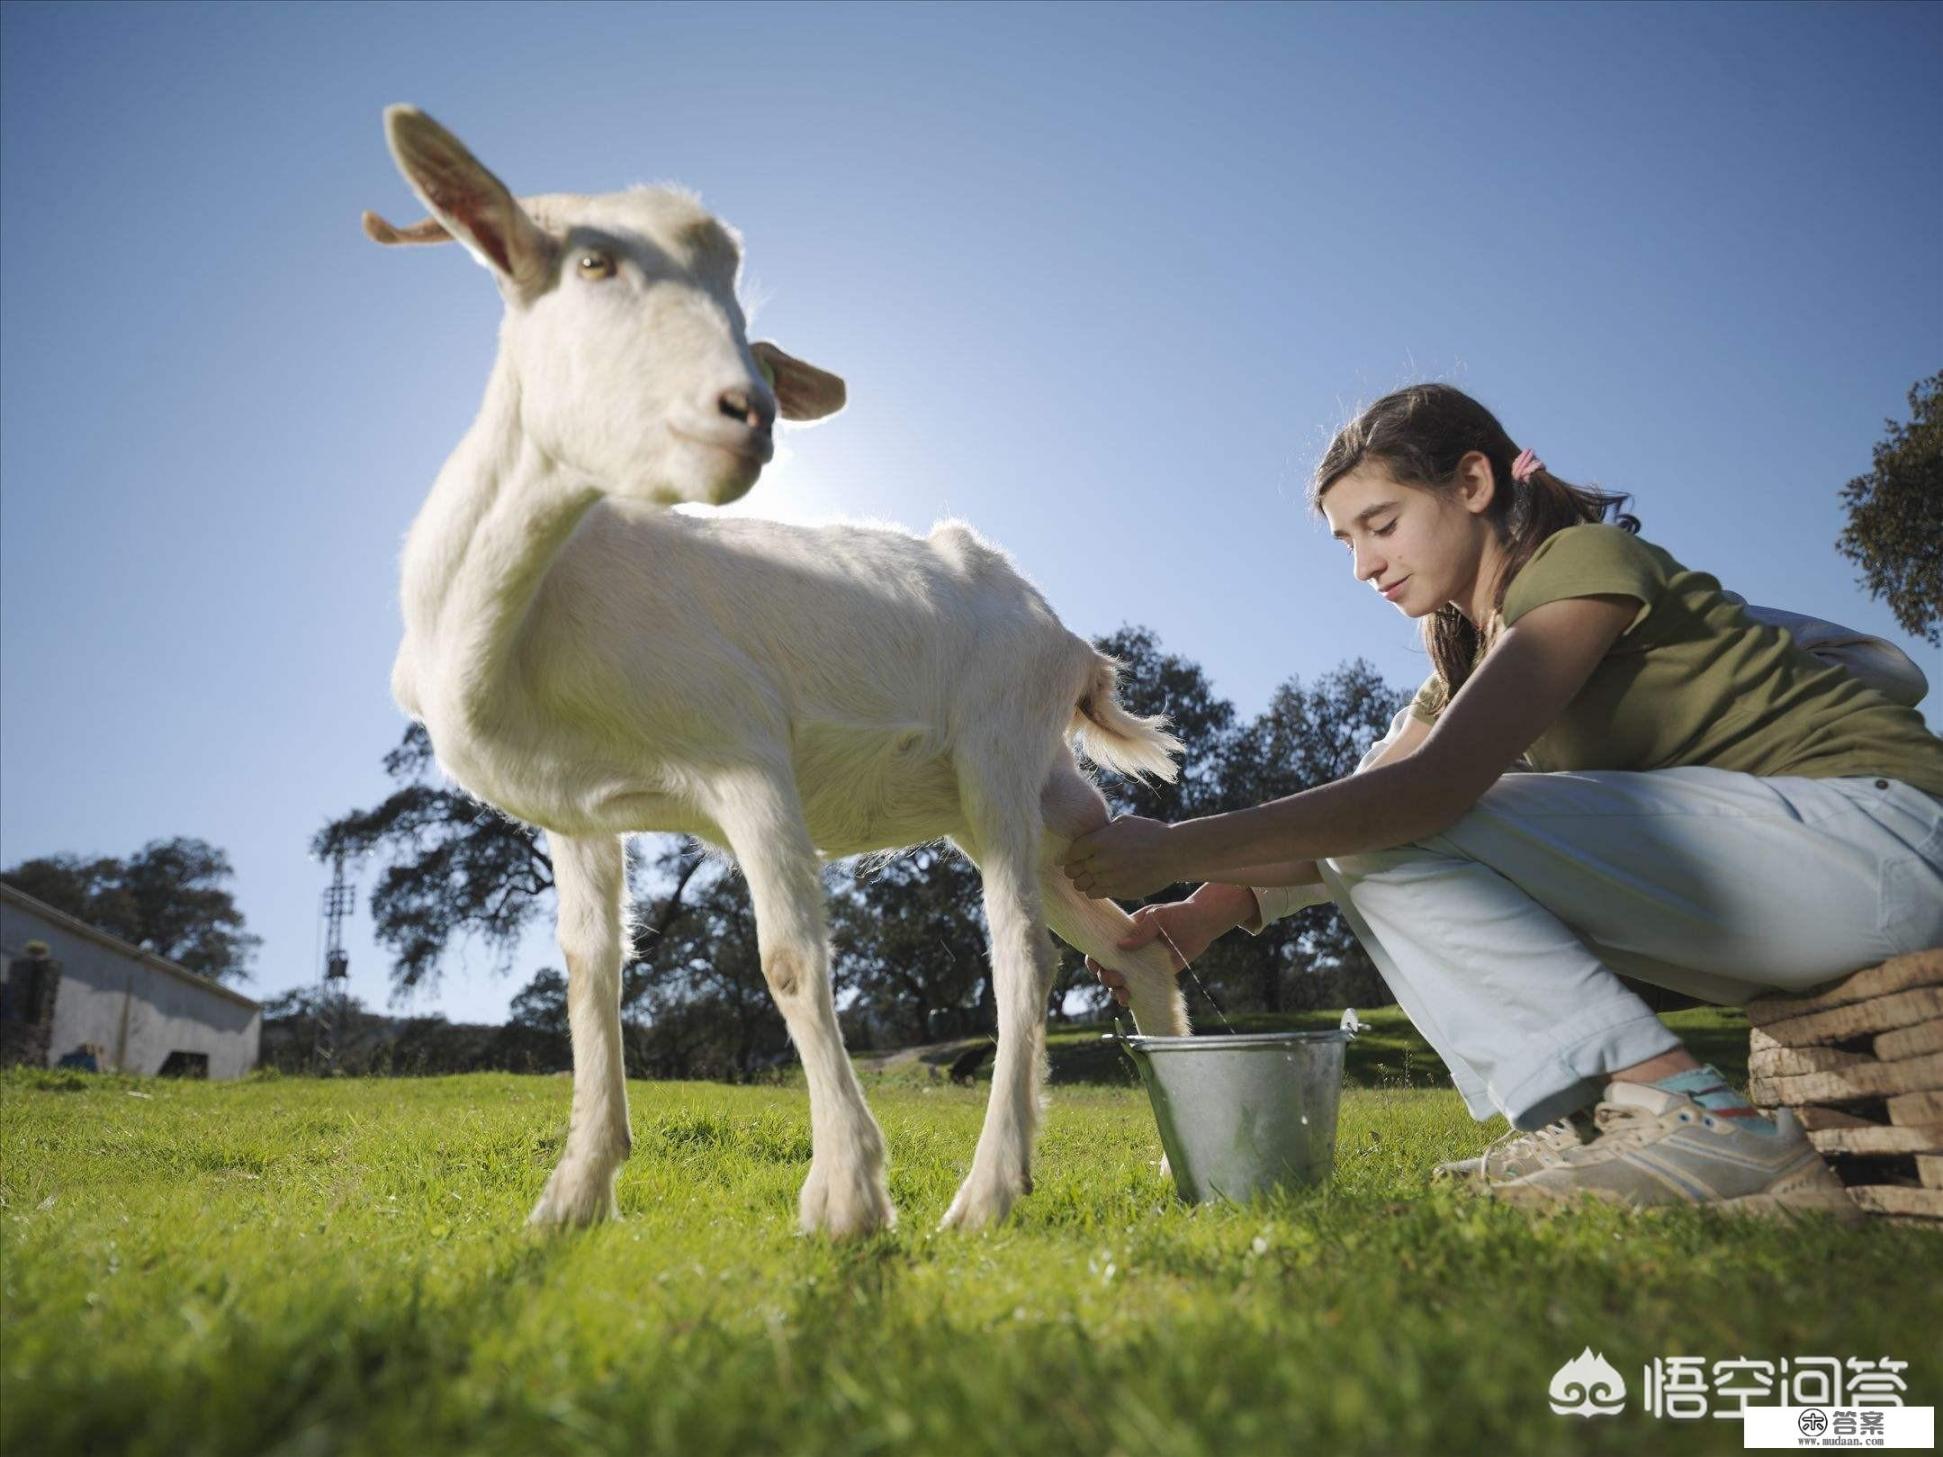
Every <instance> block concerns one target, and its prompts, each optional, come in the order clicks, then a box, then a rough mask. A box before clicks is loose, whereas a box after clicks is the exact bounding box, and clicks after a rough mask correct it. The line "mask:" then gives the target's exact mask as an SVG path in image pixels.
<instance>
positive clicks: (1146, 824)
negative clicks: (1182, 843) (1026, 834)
mask: <svg viewBox="0 0 1943 1457" xmlns="http://www.w3.org/2000/svg"><path fill="white" fill-rule="evenodd" d="M1172 835H1173V826H1172V825H1168V824H1163V823H1162V822H1161V821H1160V820H1149V819H1142V818H1141V817H1140V816H1139V815H1122V816H1121V817H1120V818H1119V819H1117V820H1110V821H1108V822H1107V823H1106V824H1104V825H1102V826H1101V827H1100V828H1099V829H1097V830H1095V831H1093V833H1092V834H1090V835H1081V836H1080V837H1079V838H1078V839H1077V840H1074V841H1073V843H1072V844H1071V845H1069V846H1067V847H1066V858H1065V860H1064V861H1063V862H1062V866H1061V868H1062V869H1064V870H1065V872H1066V874H1067V876H1068V878H1070V879H1071V880H1072V882H1073V884H1074V885H1075V886H1076V887H1077V888H1078V889H1079V890H1080V891H1082V892H1083V893H1085V894H1086V895H1090V896H1092V897H1093V898H1094V899H1095V900H1099V899H1102V898H1104V897H1107V896H1118V897H1120V898H1121V899H1124V900H1137V899H1139V898H1140V897H1141V896H1143V895H1152V894H1153V893H1154V892H1155V891H1157V890H1159V889H1160V888H1161V887H1162V886H1164V885H1172V884H1173V883H1174V881H1175V880H1176V879H1177V878H1178V877H1177V876H1176V875H1175V873H1174V866H1173V863H1172V856H1171V854H1170V853H1169V852H1170V851H1171V849H1172V848H1173V847H1172V843H1171V840H1172Z"/></svg>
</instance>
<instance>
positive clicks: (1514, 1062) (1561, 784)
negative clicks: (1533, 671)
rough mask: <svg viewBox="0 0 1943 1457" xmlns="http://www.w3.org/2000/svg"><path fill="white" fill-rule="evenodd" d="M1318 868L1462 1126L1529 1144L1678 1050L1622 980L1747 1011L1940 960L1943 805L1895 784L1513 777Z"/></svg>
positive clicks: (1598, 775)
mask: <svg viewBox="0 0 1943 1457" xmlns="http://www.w3.org/2000/svg"><path fill="white" fill-rule="evenodd" d="M1320 868H1321V871H1322V878H1323V881H1324V883H1325V884H1326V885H1327V886H1328V888H1329V893H1330V896H1331V898H1332V899H1333V900H1334V901H1335V903H1336V906H1337V908H1338V909H1339V910H1341V912H1342V914H1343V916H1344V918H1345V919H1346V920H1347V921H1348V922H1349V925H1350V929H1351V930H1353V931H1354V932H1355V934H1356V937H1357V939H1358V940H1359V941H1361V942H1362V944H1363V947H1364V949H1365V950H1366V951H1367V952H1368V953H1369V955H1370V958H1371V959H1372V960H1373V961H1374V962H1375V963H1376V967H1377V970H1379V971H1380V972H1381V973H1382V974H1383V979H1384V981H1386V982H1387V983H1389V986H1390V990H1391V992H1392V993H1393V994H1394V995H1395V996H1396V999H1397V1001H1398V1003H1399V1004H1401V1006H1402V1007H1403V1009H1404V1011H1405V1012H1407V1013H1408V1014H1409V1016H1410V1020H1411V1021H1412V1022H1414V1023H1415V1024H1416V1026H1417V1030H1418V1031H1419V1032H1421V1033H1422V1034H1423V1036H1424V1038H1425V1039H1426V1040H1427V1041H1428V1042H1429V1043H1430V1044H1431V1046H1432V1047H1434V1048H1435V1049H1436V1050H1437V1053H1438V1055H1439V1056H1440V1057H1442V1058H1443V1059H1444V1062H1445V1064H1446V1065H1447V1066H1448V1067H1449V1068H1450V1070H1451V1077H1452V1081H1454V1082H1455V1083H1456V1084H1457V1088H1458V1091H1459V1092H1461V1093H1462V1094H1463V1095H1464V1101H1465V1103H1466V1104H1468V1105H1469V1107H1470V1110H1471V1115H1472V1116H1473V1117H1474V1118H1476V1119H1478V1120H1479V1121H1483V1120H1485V1119H1487V1118H1489V1117H1491V1116H1492V1115H1493V1114H1494V1113H1502V1114H1504V1116H1505V1117H1506V1118H1507V1119H1509V1120H1510V1121H1511V1123H1512V1124H1513V1126H1515V1127H1517V1128H1522V1129H1532V1128H1538V1127H1541V1126H1543V1125H1544V1124H1546V1123H1549V1122H1551V1121H1552V1120H1553V1119H1555V1118H1560V1117H1563V1116H1564V1115H1565V1114H1566V1113H1568V1112H1571V1111H1572V1110H1573V1109H1575V1108H1580V1107H1583V1106H1585V1105H1586V1104H1588V1103H1591V1102H1593V1101H1595V1100H1596V1099H1597V1098H1598V1096H1599V1094H1600V1092H1601V1091H1602V1090H1603V1087H1604V1083H1605V1076H1606V1075H1607V1074H1610V1073H1612V1072H1615V1071H1617V1070H1619V1069H1621V1068H1626V1067H1630V1066H1632V1065H1633V1064H1634V1063H1638V1062H1642V1061H1644V1060H1645V1059H1647V1058H1649V1057H1653V1056H1656V1055H1657V1054H1659V1053H1662V1052H1666V1051H1668V1050H1670V1049H1672V1048H1675V1047H1678V1046H1679V1045H1680V1040H1679V1038H1678V1037H1676V1036H1675V1035H1674V1034H1673V1033H1672V1032H1670V1031H1669V1030H1668V1029H1667V1028H1666V1026H1665V1025H1664V1024H1663V1023H1661V1021H1660V1019H1659V1018H1658V1017H1657V1016H1655V1015H1654V1014H1653V1012H1652V1011H1650V1010H1649V1009H1648V1008H1647V1006H1646V1004H1645V1003H1644V1002H1643V1001H1641V1000H1640V999H1639V997H1638V996H1636V995H1635V994H1634V993H1633V992H1631V991H1630V990H1628V989H1627V988H1626V986H1625V985H1624V983H1622V982H1621V981H1620V980H1619V978H1618V976H1616V975H1614V973H1615V972H1624V973H1625V974H1626V975H1628V976H1631V977H1636V978H1638V979H1639V980H1641V981H1647V982H1652V983H1654V984H1656V985H1659V986H1664V987H1670V988H1673V989H1674V990H1676V991H1681V992H1685V993H1687V994H1689V995H1692V996H1696V997H1700V998H1703V999H1704V1000H1706V1001H1710V1002H1716V1003H1721V1004H1724V1005H1730V1006H1738V1005H1742V1004H1744V1003H1745V1002H1747V1001H1748V1000H1749V999H1750V998H1752V997H1755V996H1758V995H1760V994H1761V993H1763V992H1767V991H1773V990H1777V989H1779V990H1785V991H1797V990H1801V989H1804V988H1807V987H1811V986H1815V985H1817V984H1819V983H1821V982H1825V981H1828V980H1831V979H1832V978H1835V977H1839V976H1843V975H1845V974H1847V973H1849V972H1852V971H1855V970H1856V969H1858V968H1860V967H1864V966H1872V965H1874V964H1876V963H1878V962H1880V961H1883V960H1885V959H1887V958H1888V957H1891V956H1895V955H1899V954H1900V953H1902V952H1906V951H1916V950H1921V949H1923V948H1925V947H1931V946H1939V945H1943V799H1939V798H1938V797H1937V796H1935V795H1931V794H1927V793H1925V792H1923V791H1922V790H1920V789H1916V788H1914V787H1912V786H1911V785H1908V784H1905V783H1903V782H1901V781H1900V780H1894V779H1879V778H1844V779H1805V778H1798V777H1778V778H1764V777H1761V776H1757V775H1753V774H1740V773H1734V772H1731V771H1728V770H1724V769H1703V768H1681V769H1657V770H1653V771H1651V772H1645V773H1623V772H1617V771H1603V770H1602V771H1588V772H1580V773H1559V774H1537V773H1510V774H1506V775H1504V776H1503V777H1502V778H1500V779H1499V780H1498V781H1497V783H1496V784H1494V785H1493V786H1492V787H1491V788H1490V789H1489V790H1487V791H1486V792H1485V794H1484V795H1483V797H1482V798H1480V799H1479V800H1478V802H1477V804H1476V805H1475V806H1473V808H1472V809H1471V810H1470V811H1469V812H1468V813H1467V814H1466V815H1465V816H1464V817H1463V818H1462V819H1461V820H1459V821H1458V822H1457V823H1456V824H1455V825H1453V826H1452V827H1451V828H1450V829H1449V830H1448V831H1446V832H1445V833H1443V834H1440V835H1433V836H1431V837H1430V838H1428V839H1425V840H1420V841H1415V842H1413V843H1411V844H1408V845H1401V846H1397V847H1396V848H1394V849H1390V850H1382V851H1376V852H1373V853H1370V854H1365V855H1355V856H1345V857H1339V858H1335V859H1327V860H1324V861H1322V862H1321V865H1320Z"/></svg>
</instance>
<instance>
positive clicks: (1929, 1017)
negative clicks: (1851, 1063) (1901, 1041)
mask: <svg viewBox="0 0 1943 1457" xmlns="http://www.w3.org/2000/svg"><path fill="white" fill-rule="evenodd" d="M1938 1018H1943V987H1917V988H1915V989H1913V990H1911V991H1906V992H1895V993H1892V994H1891V995H1889V996H1885V997H1872V998H1870V999H1869V1000H1868V1001H1866V1002H1855V1003H1852V1004H1851V1005H1849V1006H1846V1007H1832V1008H1830V1009H1829V1010H1828V1011H1825V1012H1811V1013H1809V1014H1808V1015H1807V1016H1805V1017H1784V1018H1782V1019H1780V1020H1779V1021H1774V1022H1769V1023H1768V1024H1767V1025H1766V1026H1765V1027H1763V1028H1762V1030H1763V1031H1764V1032H1766V1033H1767V1034H1768V1036H1770V1037H1772V1038H1773V1039H1774V1040H1775V1041H1776V1042H1779V1043H1780V1044H1781V1045H1782V1046H1783V1047H1807V1046H1811V1045H1813V1044H1814V1043H1817V1042H1845V1041H1847V1040H1848V1039H1849V1038H1851V1037H1863V1036H1866V1035H1867V1034H1869V1033H1871V1032H1893V1031H1895V1030H1897V1029H1898V1028H1901V1027H1913V1026H1915V1025H1916V1024H1917V1023H1919V1022H1931V1021H1935V1020H1937V1019H1938Z"/></svg>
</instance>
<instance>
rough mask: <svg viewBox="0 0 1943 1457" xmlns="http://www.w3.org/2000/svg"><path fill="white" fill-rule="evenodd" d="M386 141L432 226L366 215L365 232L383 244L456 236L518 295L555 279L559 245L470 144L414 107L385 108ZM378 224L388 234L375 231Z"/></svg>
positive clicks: (525, 293)
mask: <svg viewBox="0 0 1943 1457" xmlns="http://www.w3.org/2000/svg"><path fill="white" fill-rule="evenodd" d="M385 140H386V141H387V142H388V143H390V146H391V156H392V160H393V161H395V162H397V164H398V170H399V171H400V172H402V173H404V174H405V181H407V182H409V183H410V184H411V188H412V191H413V192H416V193H417V194H418V198H419V201H420V202H423V203H424V204H425V208H426V211H428V212H430V213H431V215H432V218H431V220H430V221H427V222H423V223H418V224H415V225H414V226H412V227H409V228H403V229H398V228H392V227H391V226H390V225H389V224H388V223H385V222H384V220H383V219H382V218H376V217H374V216H373V215H370V214H367V215H366V217H367V221H366V222H365V231H366V232H367V233H370V234H371V236H372V237H374V238H377V239H378V241H379V242H381V243H435V242H438V241H439V238H438V236H437V234H438V233H440V232H443V233H444V234H445V235H446V236H448V237H452V238H456V239H458V241H459V242H461V243H463V244H465V246H466V249H467V250H468V251H469V252H470V253H471V254H472V256H473V257H475V258H477V259H478V260H479V261H480V262H481V263H483V264H485V265H486V267H488V268H490V269H491V270H492V271H493V272H494V273H495V274H497V275H498V276H499V278H500V279H501V280H502V282H503V283H504V284H506V285H509V286H510V287H511V288H512V289H513V290H514V291H515V292H517V293H520V294H524V295H531V294H535V293H538V292H539V291H540V290H541V289H543V288H544V287H545V286H546V283H547V281H548V280H549V279H550V278H551V277H552V274H553V257H554V244H553V240H552V239H551V238H549V237H548V236H547V235H546V233H545V231H544V230H543V229H541V227H540V226H539V224H537V223H535V222H534V221H533V219H532V218H530V217H528V216H527V215H526V210H525V209H524V208H522V207H521V206H520V205H519V203H518V201H517V200H516V199H515V198H514V197H513V194H512V193H510V192H508V191H507V190H506V184H505V183H503V182H501V181H500V180H499V179H498V178H497V177H495V176H493V175H492V173H491V172H489V171H487V170H486V167H485V165H484V164H483V163H482V162H480V160H479V159H478V158H477V157H475V156H473V155H472V153H471V152H468V151H467V150H466V148H465V143H463V142H461V141H460V140H459V139H458V138H457V137H455V136H453V135H452V133H451V132H449V131H447V130H446V129H445V128H444V127H442V126H440V125H439V124H438V123H437V122H435V121H433V120H432V118H431V117H429V116H427V115H426V114H425V113H424V112H422V111H420V110H419V109H418V108H417V107H415V106H387V107H386V108H385ZM373 222H376V223H378V224H379V225H380V227H381V228H382V229H383V232H384V233H385V234H388V235H389V236H381V235H380V232H379V231H378V230H376V229H374V228H373V227H372V223H373Z"/></svg>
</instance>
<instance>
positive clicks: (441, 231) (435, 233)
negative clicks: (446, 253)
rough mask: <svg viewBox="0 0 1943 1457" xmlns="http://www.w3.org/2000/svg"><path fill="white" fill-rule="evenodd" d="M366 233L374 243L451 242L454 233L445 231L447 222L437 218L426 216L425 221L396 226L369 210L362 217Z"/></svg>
mask: <svg viewBox="0 0 1943 1457" xmlns="http://www.w3.org/2000/svg"><path fill="white" fill-rule="evenodd" d="M361 221H362V222H363V223H364V234H365V236H366V237H367V238H369V239H370V240H371V241H372V242H374V243H449V242H451V241H452V235H451V234H450V233H448V232H446V231H445V224H444V223H442V222H440V221H439V220H438V219H437V218H426V219H425V220H424V221H423V222H419V223H413V224H412V225H411V226H410V227H404V228H394V227H393V226H392V225H391V224H390V223H388V222H386V221H385V220H384V219H383V218H381V217H379V216H378V215H377V214H376V213H374V212H369V211H367V212H366V213H365V214H364V217H363V218H362V219H361Z"/></svg>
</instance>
